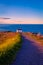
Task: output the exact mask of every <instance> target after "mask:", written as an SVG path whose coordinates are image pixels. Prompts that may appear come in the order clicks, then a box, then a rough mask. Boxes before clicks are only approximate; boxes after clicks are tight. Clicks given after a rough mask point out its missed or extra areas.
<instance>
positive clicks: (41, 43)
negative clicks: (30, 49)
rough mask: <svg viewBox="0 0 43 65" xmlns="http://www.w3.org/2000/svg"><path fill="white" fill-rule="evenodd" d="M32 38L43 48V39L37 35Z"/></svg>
mask: <svg viewBox="0 0 43 65" xmlns="http://www.w3.org/2000/svg"><path fill="white" fill-rule="evenodd" d="M31 38H33V39H34V40H35V41H37V42H39V44H40V45H41V46H43V38H42V37H41V36H37V35H34V34H32V35H31Z"/></svg>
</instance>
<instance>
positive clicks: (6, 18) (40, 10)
mask: <svg viewBox="0 0 43 65" xmlns="http://www.w3.org/2000/svg"><path fill="white" fill-rule="evenodd" d="M0 24H43V0H0Z"/></svg>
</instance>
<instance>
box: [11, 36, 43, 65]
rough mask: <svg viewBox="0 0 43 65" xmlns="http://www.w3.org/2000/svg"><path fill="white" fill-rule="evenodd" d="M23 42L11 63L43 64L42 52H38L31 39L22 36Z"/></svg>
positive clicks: (20, 64) (21, 64)
mask: <svg viewBox="0 0 43 65" xmlns="http://www.w3.org/2000/svg"><path fill="white" fill-rule="evenodd" d="M22 38H23V43H22V47H21V49H20V50H19V52H18V54H17V56H16V60H14V61H13V63H12V64H11V65H43V53H41V52H40V50H39V49H38V47H37V46H35V45H34V42H33V41H30V40H29V39H26V37H25V36H22Z"/></svg>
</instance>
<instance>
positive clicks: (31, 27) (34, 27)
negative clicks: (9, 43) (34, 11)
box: [0, 24, 43, 34]
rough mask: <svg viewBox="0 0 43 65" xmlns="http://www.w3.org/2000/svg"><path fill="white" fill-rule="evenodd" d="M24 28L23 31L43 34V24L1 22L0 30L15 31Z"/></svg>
mask: <svg viewBox="0 0 43 65" xmlns="http://www.w3.org/2000/svg"><path fill="white" fill-rule="evenodd" d="M17 29H22V31H23V32H35V33H39V32H40V33H41V34H43V24H0V31H13V32H16V30H17Z"/></svg>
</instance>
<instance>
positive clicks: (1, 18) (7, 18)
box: [0, 17, 11, 19]
mask: <svg viewBox="0 0 43 65" xmlns="http://www.w3.org/2000/svg"><path fill="white" fill-rule="evenodd" d="M0 19H11V18H4V17H0Z"/></svg>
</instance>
